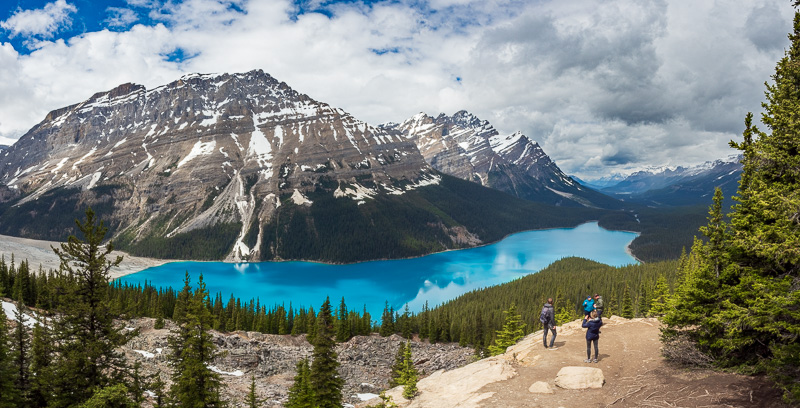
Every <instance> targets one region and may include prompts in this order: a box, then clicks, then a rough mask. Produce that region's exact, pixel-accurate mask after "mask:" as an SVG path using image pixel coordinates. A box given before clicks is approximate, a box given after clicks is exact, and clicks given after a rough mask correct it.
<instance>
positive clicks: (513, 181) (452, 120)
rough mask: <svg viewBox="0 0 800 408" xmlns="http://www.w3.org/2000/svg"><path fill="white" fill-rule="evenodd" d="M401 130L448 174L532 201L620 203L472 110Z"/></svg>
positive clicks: (416, 119) (408, 123)
mask: <svg viewBox="0 0 800 408" xmlns="http://www.w3.org/2000/svg"><path fill="white" fill-rule="evenodd" d="M382 127H383V128H384V129H396V130H399V131H400V132H402V134H403V135H404V136H405V137H406V138H408V140H411V141H414V143H416V145H417V147H418V148H419V150H420V152H421V153H422V155H423V157H425V161H427V162H428V163H429V164H430V165H431V166H432V167H433V168H435V169H436V170H439V171H441V172H443V173H446V174H450V175H452V176H456V177H459V178H462V179H464V180H470V181H474V182H476V183H479V184H481V185H483V186H486V187H491V188H495V189H498V190H501V191H505V192H507V193H509V194H512V195H515V196H517V197H520V198H524V199H528V200H531V201H537V202H543V203H548V204H556V205H568V206H588V207H616V206H618V203H616V202H615V200H612V199H610V198H609V197H606V196H604V195H602V194H598V193H597V192H595V191H593V190H590V189H588V188H585V187H583V186H581V185H580V184H578V183H577V182H575V181H574V180H573V179H572V178H570V177H569V176H567V175H566V174H564V173H563V172H562V171H561V169H559V168H558V166H556V164H555V163H554V162H553V161H552V160H550V157H548V156H547V154H545V152H544V150H542V148H541V147H540V146H539V144H538V143H536V142H535V141H533V140H531V139H529V138H528V137H527V136H525V135H524V134H522V133H521V132H516V133H513V134H511V135H501V134H499V133H498V131H497V130H496V129H495V128H494V127H493V126H492V125H491V124H490V123H489V122H488V121H485V120H481V119H479V118H477V117H475V116H474V115H472V114H471V113H469V112H466V111H459V112H456V113H455V114H454V115H453V116H447V115H445V114H440V115H439V116H437V117H432V116H428V115H427V114H424V113H420V114H417V115H415V116H413V117H411V118H409V119H407V120H405V121H404V122H402V123H400V124H396V123H392V124H386V125H383V126H382Z"/></svg>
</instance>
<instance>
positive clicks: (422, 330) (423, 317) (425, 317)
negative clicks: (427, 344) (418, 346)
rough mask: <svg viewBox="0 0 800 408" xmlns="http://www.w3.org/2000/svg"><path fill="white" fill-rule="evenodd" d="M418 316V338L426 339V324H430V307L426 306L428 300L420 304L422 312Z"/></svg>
mask: <svg viewBox="0 0 800 408" xmlns="http://www.w3.org/2000/svg"><path fill="white" fill-rule="evenodd" d="M418 316H419V317H420V322H419V338H420V339H427V338H428V335H429V333H428V326H429V325H430V322H429V319H430V309H429V308H428V301H427V300H426V301H425V305H423V306H422V312H421V313H420V314H419V315H418Z"/></svg>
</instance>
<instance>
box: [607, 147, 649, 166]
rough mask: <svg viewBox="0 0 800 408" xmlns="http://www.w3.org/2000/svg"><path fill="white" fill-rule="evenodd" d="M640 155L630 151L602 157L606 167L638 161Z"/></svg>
mask: <svg viewBox="0 0 800 408" xmlns="http://www.w3.org/2000/svg"><path fill="white" fill-rule="evenodd" d="M639 158H640V155H638V154H635V153H633V152H629V151H624V150H622V151H618V152H615V153H613V154H609V155H603V156H602V157H600V160H601V161H602V163H603V164H604V165H606V166H618V165H625V164H629V163H634V162H636V161H638V160H639Z"/></svg>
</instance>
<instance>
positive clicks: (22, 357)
mask: <svg viewBox="0 0 800 408" xmlns="http://www.w3.org/2000/svg"><path fill="white" fill-rule="evenodd" d="M17 282H22V279H20V278H19V277H18V278H17ZM15 286H16V297H17V309H16V311H15V312H14V320H16V321H17V324H16V327H15V328H14V339H13V342H12V343H13V344H14V347H13V353H12V360H13V365H14V370H15V371H16V374H15V376H14V377H15V378H14V387H15V388H16V389H17V393H19V400H20V406H26V405H29V402H30V397H31V396H30V391H31V384H30V336H29V335H28V330H27V328H26V327H25V324H26V323H27V322H28V321H30V320H31V318H30V317H28V316H27V314H26V313H25V312H26V310H27V309H26V308H25V302H24V301H23V299H22V298H23V296H22V293H23V292H22V287H23V285H22V284H21V283H20V284H15ZM0 318H5V316H2V315H0Z"/></svg>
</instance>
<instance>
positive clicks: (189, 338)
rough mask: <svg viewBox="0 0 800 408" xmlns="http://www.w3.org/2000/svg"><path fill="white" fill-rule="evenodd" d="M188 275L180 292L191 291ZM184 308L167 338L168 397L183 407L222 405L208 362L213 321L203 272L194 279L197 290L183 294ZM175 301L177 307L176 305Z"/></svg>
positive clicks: (212, 351)
mask: <svg viewBox="0 0 800 408" xmlns="http://www.w3.org/2000/svg"><path fill="white" fill-rule="evenodd" d="M188 279H189V278H188V274H187V277H186V280H185V281H184V289H183V292H182V293H189V292H191V287H190V286H189V281H188ZM182 302H184V303H185V304H184V305H182V309H183V310H185V313H183V317H182V319H181V320H179V321H176V322H175V323H176V324H177V325H178V328H177V329H176V330H175V331H173V332H172V334H171V335H170V337H169V345H170V347H171V348H172V355H171V356H170V361H171V363H172V366H173V374H172V387H171V388H170V399H171V400H172V401H173V402H174V403H175V404H177V405H179V406H182V407H203V408H210V407H222V406H224V405H225V404H223V402H222V400H221V397H220V388H221V387H222V383H221V380H220V378H219V374H217V373H215V372H213V371H211V369H210V368H209V367H208V364H209V363H211V362H212V361H213V359H214V357H215V356H216V346H215V345H214V343H213V342H212V338H211V334H210V333H209V332H208V331H209V330H210V329H211V325H212V324H213V322H214V318H213V316H211V311H210V308H209V307H208V306H209V305H208V302H209V301H208V292H207V291H206V286H205V282H203V275H200V278H199V279H198V281H197V289H195V290H194V293H192V294H190V295H189V296H188V297H185V296H184V297H183V299H182V300H179V302H178V304H180V303H182ZM178 304H176V308H177V307H178Z"/></svg>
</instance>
